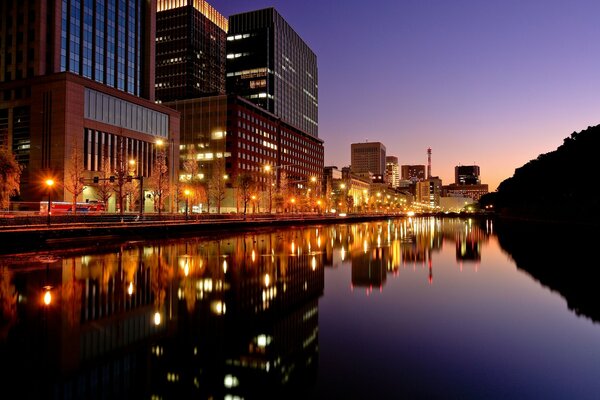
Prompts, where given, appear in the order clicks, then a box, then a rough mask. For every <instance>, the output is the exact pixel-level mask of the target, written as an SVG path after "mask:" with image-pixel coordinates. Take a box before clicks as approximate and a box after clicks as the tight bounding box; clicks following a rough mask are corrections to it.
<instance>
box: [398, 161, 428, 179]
mask: <svg viewBox="0 0 600 400" xmlns="http://www.w3.org/2000/svg"><path fill="white" fill-rule="evenodd" d="M401 176H402V179H403V180H406V181H411V182H419V181H423V180H425V166H424V165H403V166H402V167H401Z"/></svg>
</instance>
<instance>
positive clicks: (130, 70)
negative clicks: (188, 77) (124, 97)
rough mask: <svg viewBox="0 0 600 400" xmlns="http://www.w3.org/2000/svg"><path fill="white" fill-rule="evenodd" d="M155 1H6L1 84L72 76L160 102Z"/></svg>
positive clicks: (0, 8) (0, 9) (0, 13)
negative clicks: (156, 77) (63, 74)
mask: <svg viewBox="0 0 600 400" xmlns="http://www.w3.org/2000/svg"><path fill="white" fill-rule="evenodd" d="M155 1H156V0H154V1H139V0H120V1H114V0H96V1H90V0H62V1H3V2H1V4H0V22H1V25H0V27H1V29H0V37H2V43H1V45H0V59H1V60H2V62H1V63H0V82H3V83H6V82H11V81H19V80H22V79H27V78H31V77H34V76H42V75H48V74H52V73H58V72H70V73H73V74H75V75H80V76H83V77H85V78H88V79H91V80H94V81H96V82H99V83H102V84H105V85H107V86H110V87H113V88H116V89H119V90H122V91H124V92H127V93H130V94H133V95H135V96H140V97H143V98H146V99H149V100H154V81H153V79H154V35H155V29H154V25H153V24H154V18H155V14H156V3H155ZM4 97H5V98H4V100H7V99H6V95H5V96H4Z"/></svg>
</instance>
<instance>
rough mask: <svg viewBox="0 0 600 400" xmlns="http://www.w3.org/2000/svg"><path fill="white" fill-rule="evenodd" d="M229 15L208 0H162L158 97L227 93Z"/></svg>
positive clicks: (158, 29) (169, 98)
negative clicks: (224, 14)
mask: <svg viewBox="0 0 600 400" xmlns="http://www.w3.org/2000/svg"><path fill="white" fill-rule="evenodd" d="M226 38H227V19H226V18H225V17H224V16H222V15H221V14H219V13H218V12H217V11H216V10H215V9H214V8H213V7H211V6H210V4H208V3H207V2H206V1H204V0H178V1H173V0H158V12H157V14H156V99H157V100H160V101H163V102H166V101H173V100H181V99H192V98H197V97H202V96H209V95H218V94H225V43H226Z"/></svg>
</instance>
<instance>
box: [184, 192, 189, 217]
mask: <svg viewBox="0 0 600 400" xmlns="http://www.w3.org/2000/svg"><path fill="white" fill-rule="evenodd" d="M183 193H184V194H185V220H186V221H187V220H188V205H189V200H190V191H189V189H185V190H184V192H183Z"/></svg>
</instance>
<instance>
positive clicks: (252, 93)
mask: <svg viewBox="0 0 600 400" xmlns="http://www.w3.org/2000/svg"><path fill="white" fill-rule="evenodd" d="M227 92H228V93H235V94H238V95H240V96H242V97H245V98H246V99H248V100H250V101H251V102H253V103H255V104H257V105H259V106H260V107H262V108H264V109H265V110H267V111H270V112H271V113H273V114H275V115H276V116H278V117H280V118H281V119H282V120H283V121H284V122H286V123H288V124H290V125H292V126H294V127H296V128H298V129H300V130H302V131H304V132H306V133H308V134H310V135H312V136H315V137H317V136H318V135H319V130H318V111H319V106H318V105H319V96H318V74H317V56H316V55H315V54H314V53H313V52H312V50H311V49H310V48H309V47H308V45H307V44H306V43H305V42H304V41H303V40H302V38H301V37H300V36H299V35H298V34H297V33H296V32H295V31H294V30H293V29H292V27H291V26H290V25H288V23H287V22H286V21H285V20H284V19H283V18H282V17H281V15H279V13H277V11H275V9H273V8H267V9H263V10H257V11H250V12H247V13H243V14H237V15H232V16H231V17H229V33H228V36H227Z"/></svg>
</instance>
